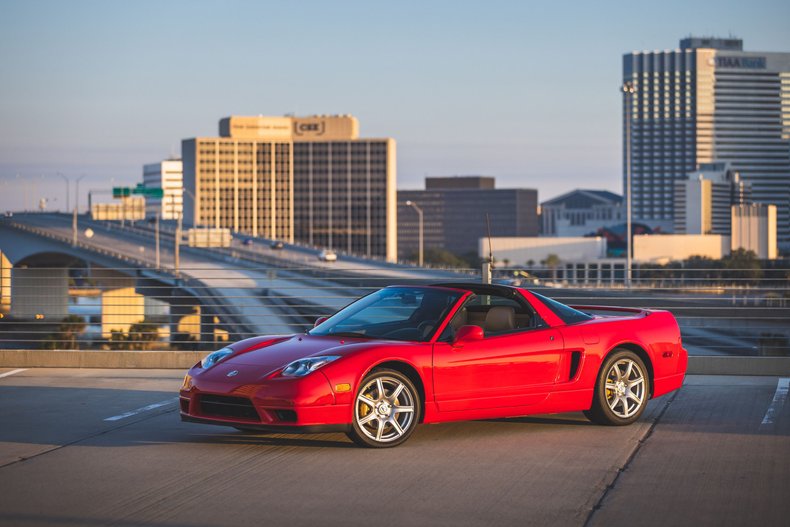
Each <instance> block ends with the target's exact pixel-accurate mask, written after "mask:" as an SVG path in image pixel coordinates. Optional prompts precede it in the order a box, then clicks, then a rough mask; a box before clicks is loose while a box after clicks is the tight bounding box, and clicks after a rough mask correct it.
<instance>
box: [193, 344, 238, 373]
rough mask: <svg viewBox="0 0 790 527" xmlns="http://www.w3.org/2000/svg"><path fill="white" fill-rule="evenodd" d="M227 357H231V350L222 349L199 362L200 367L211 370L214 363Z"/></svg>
mask: <svg viewBox="0 0 790 527" xmlns="http://www.w3.org/2000/svg"><path fill="white" fill-rule="evenodd" d="M228 355H233V350H232V349H230V348H222V349H221V350H217V351H212V352H211V353H209V354H208V355H206V358H205V359H203V360H202V361H200V366H201V367H202V368H203V369H204V370H205V369H208V368H211V367H212V366H214V365H215V364H216V363H218V362H219V361H221V360H222V359H224V358H225V357H227V356H228Z"/></svg>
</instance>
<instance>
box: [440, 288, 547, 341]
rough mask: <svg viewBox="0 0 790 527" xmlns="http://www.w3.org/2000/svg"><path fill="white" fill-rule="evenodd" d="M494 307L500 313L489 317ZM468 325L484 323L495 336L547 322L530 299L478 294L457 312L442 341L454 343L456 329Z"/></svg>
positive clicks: (487, 334)
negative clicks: (529, 301) (535, 309)
mask: <svg viewBox="0 0 790 527" xmlns="http://www.w3.org/2000/svg"><path fill="white" fill-rule="evenodd" d="M493 308H496V312H494V313H491V315H490V316H489V311H491V309H493ZM502 308H504V309H502ZM508 310H512V311H511V312H510V313H508V312H507V311H508ZM511 313H512V316H511ZM466 325H473V326H480V327H481V328H483V330H484V331H485V334H486V336H493V335H500V334H506V333H511V332H514V331H525V330H529V329H535V328H538V327H542V326H543V321H542V320H541V319H540V317H539V316H538V315H537V313H535V311H534V310H533V309H532V307H531V306H530V305H529V304H528V303H527V302H526V301H519V300H518V299H516V298H512V297H504V296H499V295H488V294H481V295H474V296H472V297H470V298H469V299H468V300H467V301H466V303H465V304H464V305H463V306H462V307H461V309H459V310H458V311H457V312H456V314H455V315H454V316H453V318H452V319H451V320H450V323H449V324H448V325H447V327H446V328H445V329H444V331H443V332H442V335H441V336H440V337H439V340H440V341H441V342H451V341H452V340H453V339H454V338H455V333H456V331H458V329H459V328H460V327H461V326H466Z"/></svg>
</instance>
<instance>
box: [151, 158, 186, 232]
mask: <svg viewBox="0 0 790 527" xmlns="http://www.w3.org/2000/svg"><path fill="white" fill-rule="evenodd" d="M143 185H145V186H146V187H147V188H161V189H162V198H152V197H150V196H149V197H147V198H146V200H145V215H146V217H148V218H153V217H155V216H156V215H157V214H160V213H161V216H160V218H161V219H163V220H175V219H178V217H179V215H181V214H182V212H183V197H182V194H183V193H184V182H183V165H182V163H181V160H180V159H167V160H165V161H160V162H159V163H150V164H148V165H143Z"/></svg>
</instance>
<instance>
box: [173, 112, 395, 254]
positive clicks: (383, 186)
mask: <svg viewBox="0 0 790 527" xmlns="http://www.w3.org/2000/svg"><path fill="white" fill-rule="evenodd" d="M219 128H220V133H219V135H220V136H219V137H206V138H195V139H186V140H184V141H183V143H182V154H183V159H184V185H185V188H186V189H187V190H188V191H190V192H191V193H192V194H193V195H194V199H195V200H196V201H193V199H192V196H190V195H189V192H188V193H187V196H185V203H186V209H185V219H186V221H187V223H188V224H192V225H197V226H210V227H225V228H229V229H232V230H234V231H237V232H243V233H248V234H251V235H253V236H265V237H268V238H272V239H278V240H284V241H288V242H294V241H296V242H301V243H306V244H310V245H314V246H319V247H328V248H331V249H335V250H340V251H345V252H348V253H352V254H357V255H361V256H367V257H378V258H386V259H388V260H394V259H395V258H396V256H397V234H396V232H397V231H396V223H397V219H396V204H395V198H396V196H395V180H396V163H395V161H396V152H395V141H394V140H393V139H390V138H382V139H368V138H359V124H358V121H357V119H356V118H354V117H353V116H350V115H335V116H323V115H317V116H312V117H240V116H233V117H228V118H225V119H222V120H221V121H220V127H219Z"/></svg>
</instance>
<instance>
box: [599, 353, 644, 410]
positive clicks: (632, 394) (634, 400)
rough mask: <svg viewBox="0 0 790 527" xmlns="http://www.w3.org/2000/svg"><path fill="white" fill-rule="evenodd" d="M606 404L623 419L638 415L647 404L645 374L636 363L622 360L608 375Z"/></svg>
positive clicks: (625, 359) (614, 365)
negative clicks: (645, 403)
mask: <svg viewBox="0 0 790 527" xmlns="http://www.w3.org/2000/svg"><path fill="white" fill-rule="evenodd" d="M605 388H606V404H608V405H609V409H610V410H611V411H612V412H613V413H614V414H615V415H616V416H617V417H620V418H621V419H627V418H629V417H631V416H632V415H634V414H635V413H637V412H638V411H639V409H640V408H641V407H642V405H643V404H644V402H645V374H644V372H642V368H641V367H640V366H639V364H637V363H636V362H635V361H633V360H631V359H629V358H624V359H620V360H618V361H617V362H615V363H614V364H612V367H611V368H609V372H608V373H607V374H606V386H605Z"/></svg>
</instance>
